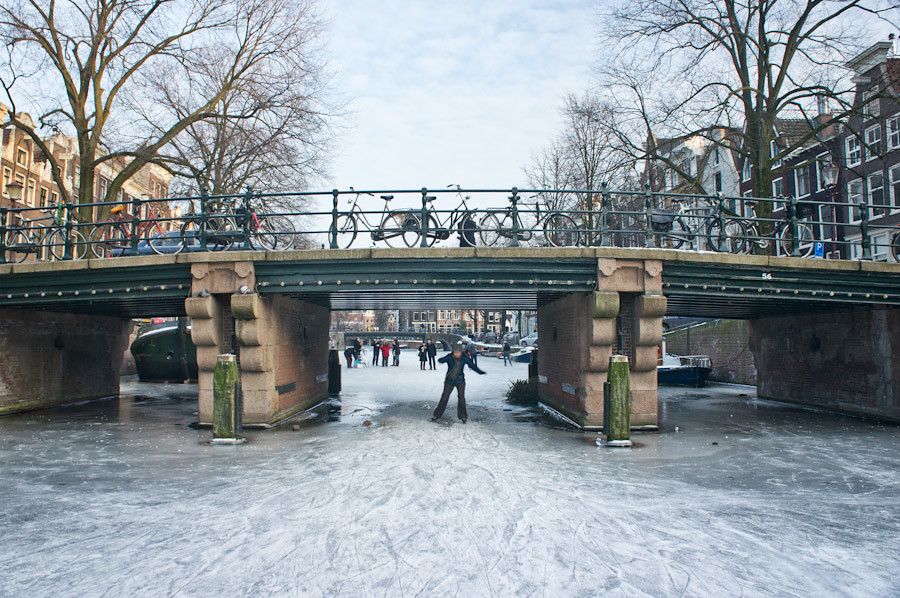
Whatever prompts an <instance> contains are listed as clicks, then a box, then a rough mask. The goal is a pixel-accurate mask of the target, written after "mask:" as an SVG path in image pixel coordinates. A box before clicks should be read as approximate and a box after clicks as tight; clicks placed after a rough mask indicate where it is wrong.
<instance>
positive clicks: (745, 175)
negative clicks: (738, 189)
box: [741, 158, 752, 181]
mask: <svg viewBox="0 0 900 598" xmlns="http://www.w3.org/2000/svg"><path fill="white" fill-rule="evenodd" d="M751 174H752V170H751V166H750V158H744V166H743V168H741V180H742V181H749V180H750V175H751Z"/></svg>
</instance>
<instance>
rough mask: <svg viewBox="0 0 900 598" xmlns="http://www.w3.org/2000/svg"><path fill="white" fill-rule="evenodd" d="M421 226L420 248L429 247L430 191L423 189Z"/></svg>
mask: <svg viewBox="0 0 900 598" xmlns="http://www.w3.org/2000/svg"><path fill="white" fill-rule="evenodd" d="M420 217H421V219H422V221H421V224H420V225H419V233H420V234H421V236H420V237H419V247H428V189H426V188H425V187H422V213H421V216H420Z"/></svg>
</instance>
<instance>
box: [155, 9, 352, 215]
mask: <svg viewBox="0 0 900 598" xmlns="http://www.w3.org/2000/svg"><path fill="white" fill-rule="evenodd" d="M295 10H296V11H297V17H298V21H300V22H302V24H303V26H302V27H295V28H293V29H292V30H291V31H289V33H290V34H291V35H292V39H289V40H285V41H286V44H285V45H286V46H287V47H289V48H290V51H289V52H285V53H283V54H279V55H278V56H277V57H273V59H271V60H267V61H265V62H261V63H259V64H257V65H255V66H254V68H253V69H251V70H248V72H247V73H246V74H245V76H244V77H243V78H242V80H241V81H239V82H238V83H237V84H235V85H232V86H230V88H229V89H228V90H227V91H226V93H224V94H222V97H221V100H220V101H219V104H218V106H217V112H218V114H219V115H218V116H215V117H212V118H208V119H203V120H199V121H195V122H192V123H191V124H189V125H188V126H187V127H186V128H185V129H184V131H182V132H181V133H180V134H179V135H178V136H176V137H175V138H174V139H173V140H172V142H171V143H170V144H169V145H168V146H167V147H166V148H164V150H163V152H162V153H161V155H160V160H161V161H162V162H163V163H164V164H166V165H167V166H168V167H169V168H170V169H171V170H172V172H173V173H174V174H175V175H176V176H177V178H176V180H175V185H176V187H177V189H178V192H180V193H185V194H187V193H191V194H196V193H201V192H206V193H211V194H213V195H222V194H234V193H240V192H241V191H243V190H244V189H245V188H246V187H253V188H254V189H255V190H259V191H276V190H278V191H280V190H287V189H304V188H306V187H307V185H308V184H309V182H310V180H311V179H313V178H315V177H318V176H320V175H321V174H322V173H323V167H324V159H325V157H326V156H327V150H328V142H329V140H330V136H329V133H330V129H329V127H328V117H329V116H332V115H333V114H334V113H335V111H336V108H335V107H334V106H332V105H330V102H329V97H328V90H327V89H326V84H325V77H324V73H323V71H324V69H323V62H322V60H321V58H320V55H321V52H320V49H319V42H320V39H319V38H320V35H321V27H320V25H319V22H318V19H317V15H316V14H315V12H314V10H313V7H312V5H311V4H309V3H302V2H298V3H297V5H296V9H295ZM161 75H164V74H161ZM225 76H227V74H226V73H223V72H221V68H217V69H215V70H213V71H212V72H208V73H202V74H198V76H197V79H198V84H201V85H202V88H203V89H206V90H209V91H212V90H215V89H217V88H221V87H222V84H223V79H224V78H225ZM156 86H157V87H158V88H159V89H166V88H167V87H168V84H167V81H166V78H165V77H164V76H160V77H159V79H158V81H157V85H156ZM159 103H160V105H161V106H163V107H164V108H165V109H166V110H167V111H168V112H170V113H171V114H172V115H173V117H174V118H182V117H184V116H185V115H186V114H187V113H188V112H189V111H190V107H189V106H185V105H184V100H183V98H182V97H181V96H180V95H179V94H173V93H167V94H165V95H164V96H163V97H161V98H160V102H159ZM158 133H161V131H158ZM286 199H287V201H286V202H284V203H287V204H288V205H289V206H290V207H297V206H298V205H299V204H300V203H302V202H300V201H299V199H298V198H297V197H296V196H294V197H289V198H286Z"/></svg>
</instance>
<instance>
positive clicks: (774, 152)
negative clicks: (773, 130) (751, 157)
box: [769, 139, 781, 168]
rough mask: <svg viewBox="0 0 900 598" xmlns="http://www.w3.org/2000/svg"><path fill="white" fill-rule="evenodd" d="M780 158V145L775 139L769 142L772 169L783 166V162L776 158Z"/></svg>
mask: <svg viewBox="0 0 900 598" xmlns="http://www.w3.org/2000/svg"><path fill="white" fill-rule="evenodd" d="M777 156H778V143H777V142H776V141H775V140H774V139H773V140H771V141H769V157H770V158H772V160H773V161H772V168H778V167H780V166H781V160H776V159H775V158H776V157H777Z"/></svg>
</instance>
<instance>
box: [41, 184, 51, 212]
mask: <svg viewBox="0 0 900 598" xmlns="http://www.w3.org/2000/svg"><path fill="white" fill-rule="evenodd" d="M49 195H50V194H49V193H48V191H47V189H46V187H41V203H40V206H41V207H42V208H46V207H47V198H48V196H49Z"/></svg>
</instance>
